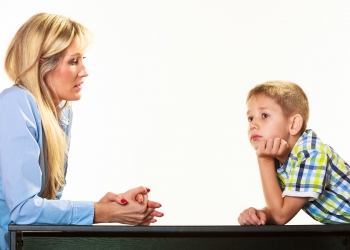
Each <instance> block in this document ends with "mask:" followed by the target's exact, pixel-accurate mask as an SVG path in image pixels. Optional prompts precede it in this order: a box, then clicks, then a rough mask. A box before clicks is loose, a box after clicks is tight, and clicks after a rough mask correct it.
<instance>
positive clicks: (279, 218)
mask: <svg viewBox="0 0 350 250" xmlns="http://www.w3.org/2000/svg"><path fill="white" fill-rule="evenodd" d="M290 220H291V218H289V217H287V216H284V215H283V214H275V215H274V216H273V222H274V223H273V224H275V225H285V224H287V223H288V222H289V221H290Z"/></svg>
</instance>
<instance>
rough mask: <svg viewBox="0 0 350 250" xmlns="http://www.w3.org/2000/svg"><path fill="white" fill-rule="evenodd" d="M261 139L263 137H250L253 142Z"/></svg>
mask: <svg viewBox="0 0 350 250" xmlns="http://www.w3.org/2000/svg"><path fill="white" fill-rule="evenodd" d="M261 137H262V136H260V135H252V136H251V137H250V140H252V141H257V140H259V139H260V138H261Z"/></svg>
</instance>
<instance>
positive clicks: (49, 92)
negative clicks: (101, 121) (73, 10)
mask: <svg viewBox="0 0 350 250" xmlns="http://www.w3.org/2000/svg"><path fill="white" fill-rule="evenodd" d="M91 40H92V35H91V33H90V31H89V30H87V29H86V28H85V27H84V26H82V25H81V24H79V23H77V22H74V21H72V20H70V19H68V18H65V17H62V16H59V15H52V14H45V13H41V14H37V15H34V16H33V17H31V18H30V19H29V20H28V21H27V22H26V23H24V24H23V26H22V27H21V28H20V29H19V30H18V32H17V33H16V34H15V36H14V38H13V40H12V42H11V44H10V46H9V48H8V50H7V54H6V57H5V70H6V72H7V74H8V76H9V77H10V79H11V80H12V81H13V82H14V85H13V86H12V87H10V88H8V89H5V90H4V91H3V92H2V93H1V94H0V121H1V122H0V249H7V248H8V247H9V246H8V243H9V242H8V241H9V236H8V231H7V229H8V224H9V223H15V224H35V223H36V224H75V225H89V224H92V223H100V222H118V223H124V224H131V225H149V224H150V223H153V222H156V219H155V218H154V217H161V216H163V214H162V213H161V212H159V211H156V210H155V209H156V208H159V207H160V206H161V205H160V204H159V203H157V202H152V201H149V200H148V195H147V193H148V192H149V189H147V188H144V187H138V188H135V189H132V190H129V191H127V192H125V193H123V194H114V193H107V194H106V195H105V196H104V197H103V198H102V199H101V200H100V201H99V202H92V201H86V202H84V201H79V202H78V201H66V200H60V197H61V195H62V190H63V188H64V185H65V175H66V170H67V155H68V150H69V141H70V129H71V122H70V121H71V119H72V110H71V105H70V101H76V100H79V99H80V98H81V90H82V84H83V82H84V77H87V76H88V73H87V71H86V69H85V66H84V63H83V58H84V52H85V51H86V50H87V49H88V47H89V45H90V44H91Z"/></svg>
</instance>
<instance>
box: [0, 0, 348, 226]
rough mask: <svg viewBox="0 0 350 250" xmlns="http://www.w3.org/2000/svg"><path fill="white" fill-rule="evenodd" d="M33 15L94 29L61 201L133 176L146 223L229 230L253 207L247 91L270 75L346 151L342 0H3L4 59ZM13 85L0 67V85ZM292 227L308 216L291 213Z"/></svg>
mask: <svg viewBox="0 0 350 250" xmlns="http://www.w3.org/2000/svg"><path fill="white" fill-rule="evenodd" d="M38 12H49V13H56V14H62V15H65V16H68V17H70V18H72V19H74V20H76V21H79V22H81V23H83V24H84V25H85V26H87V27H88V28H90V29H91V30H92V31H93V32H94V34H95V41H94V46H93V47H92V49H91V50H90V51H89V52H88V53H87V55H86V56H87V59H86V61H85V62H86V63H87V66H88V71H89V74H90V75H89V77H88V78H87V79H86V81H85V83H84V96H83V98H82V100H80V101H79V102H76V103H74V112H75V113H74V115H75V116H74V126H73V132H72V133H73V134H72V136H73V137H72V144H71V152H70V156H69V170H68V177H67V182H68V183H67V187H66V189H65V192H64V196H63V198H64V199H74V200H98V199H99V198H100V197H101V196H103V195H104V194H105V193H106V192H107V191H114V192H124V191H126V190H128V189H130V188H133V187H136V186H139V185H144V186H146V187H149V188H151V193H150V198H151V199H153V200H155V201H159V202H161V203H162V204H163V207H162V209H161V211H162V212H164V213H165V216H164V217H163V218H161V219H159V220H158V223H157V225H237V217H238V214H239V213H240V212H241V211H242V210H243V209H245V208H247V207H249V206H255V207H258V208H260V207H262V206H264V199H263V194H262V190H261V183H260V178H259V174H258V169H257V163H256V159H255V156H254V151H253V150H252V148H251V146H250V144H249V142H248V139H247V135H246V130H247V121H246V115H245V113H246V107H245V98H246V94H247V92H248V90H249V89H251V88H252V87H254V86H255V85H256V84H258V83H262V82H264V81H267V80H273V79H283V80H289V81H293V82H296V83H298V84H299V85H300V86H302V88H304V90H305V91H306V93H307V94H308V96H309V101H310V106H311V117H310V122H309V128H312V129H314V130H315V131H316V132H317V133H318V134H319V136H320V137H321V139H323V140H324V141H325V142H326V143H328V144H330V145H331V146H332V147H333V148H335V150H336V151H337V152H338V153H339V154H340V155H341V156H342V157H343V158H345V159H346V160H348V161H349V159H350V152H349V148H350V142H349V134H348V131H349V128H350V119H349V111H350V110H349V109H350V105H349V102H350V101H349V87H348V85H349V80H350V61H349V60H350V49H349V46H350V35H349V33H350V2H349V1H347V0H344V1H341V0H332V1H321V0H284V1H279V0H265V1H254V0H250V1H246V0H227V1H224V0H192V1H187V0H176V1H168V0H159V1H155V0H153V1H145V0H142V1H141V0H140V1H133V0H131V1H112V0H111V1H107V0H99V1H85V0H69V1H67V0H61V1H48V0H46V1H44V0H40V1H35V0H31V1H26V0H11V1H9V0H6V1H1V2H0V20H1V25H0V34H1V35H0V37H1V38H0V57H1V58H2V59H1V60H2V61H3V58H4V55H5V51H6V49H7V46H8V44H9V42H10V40H11V38H12V37H13V35H14V33H15V32H16V31H17V29H18V28H19V27H20V26H21V25H22V24H23V23H24V22H25V21H26V20H27V19H28V18H29V17H30V16H32V15H34V14H36V13H38ZM2 64H3V63H2ZM2 67H3V66H2ZM11 84H12V83H11V82H10V81H9V80H8V78H7V76H6V75H5V73H4V71H3V70H1V71H0V90H2V89H4V88H6V87H9V86H10V85H11ZM0 122H1V121H0ZM290 224H317V222H315V221H314V220H312V219H311V218H308V216H307V215H306V214H305V213H304V212H302V211H301V212H300V213H299V214H298V215H297V216H296V217H295V218H294V219H293V220H292V221H291V222H290Z"/></svg>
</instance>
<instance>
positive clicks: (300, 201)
mask: <svg viewBox="0 0 350 250" xmlns="http://www.w3.org/2000/svg"><path fill="white" fill-rule="evenodd" d="M289 151H290V150H289V146H288V144H287V142H286V141H284V140H281V139H279V138H276V139H275V140H269V141H267V142H264V143H262V144H261V145H260V147H259V148H258V150H257V157H258V165H259V170H260V177H261V183H262V188H263V192H264V197H265V201H266V207H265V208H263V209H262V211H264V212H265V214H266V224H279V225H283V224H286V223H287V222H288V221H290V220H291V219H292V218H293V217H294V216H295V215H296V214H297V213H298V212H299V211H300V209H301V208H302V207H303V206H304V204H305V203H306V202H307V200H308V199H309V198H308V197H291V196H286V197H284V198H282V191H281V189H280V187H279V184H278V181H277V177H276V170H275V164H274V158H275V157H279V156H282V157H283V156H285V155H286V154H287V155H288V154H289Z"/></svg>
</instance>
